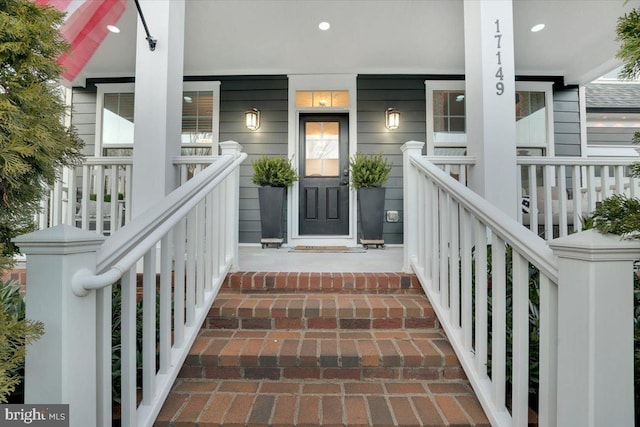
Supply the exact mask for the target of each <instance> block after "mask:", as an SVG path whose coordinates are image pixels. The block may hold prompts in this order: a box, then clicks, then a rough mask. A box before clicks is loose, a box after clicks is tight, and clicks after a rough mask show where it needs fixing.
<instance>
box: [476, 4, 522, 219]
mask: <svg viewBox="0 0 640 427" xmlns="http://www.w3.org/2000/svg"><path fill="white" fill-rule="evenodd" d="M464 49H465V102H466V117H467V147H468V149H467V152H468V154H469V155H470V156H474V157H475V158H476V165H475V166H474V167H473V168H471V170H470V173H469V186H470V187H471V189H472V190H474V191H475V192H476V193H478V194H480V195H481V196H483V197H484V198H485V199H487V200H488V201H489V202H491V203H492V204H494V205H495V206H497V207H498V208H500V209H501V210H503V211H504V212H505V213H507V214H508V215H509V216H511V217H512V218H514V219H515V218H516V209H517V203H516V171H517V169H516V118H515V67H514V56H513V7H512V2H511V0H465V1H464Z"/></svg>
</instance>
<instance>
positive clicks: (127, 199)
mask: <svg viewBox="0 0 640 427" xmlns="http://www.w3.org/2000/svg"><path fill="white" fill-rule="evenodd" d="M124 173H125V178H124V179H125V193H124V223H125V224H127V223H129V221H131V203H132V202H131V197H132V194H133V183H132V180H133V167H132V166H131V165H126V166H125V167H124Z"/></svg>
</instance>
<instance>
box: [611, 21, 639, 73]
mask: <svg viewBox="0 0 640 427" xmlns="http://www.w3.org/2000/svg"><path fill="white" fill-rule="evenodd" d="M616 40H617V41H619V42H620V48H619V49H618V54H617V55H616V56H617V57H618V58H619V59H621V60H622V61H623V62H624V66H623V67H622V70H621V71H620V77H622V78H623V79H637V78H638V77H640V10H638V9H633V10H632V11H631V12H629V13H625V14H624V15H623V16H621V17H620V18H618V25H617V26H616Z"/></svg>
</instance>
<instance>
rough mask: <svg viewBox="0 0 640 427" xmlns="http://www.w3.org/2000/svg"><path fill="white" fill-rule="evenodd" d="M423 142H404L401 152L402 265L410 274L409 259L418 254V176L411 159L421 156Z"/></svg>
mask: <svg viewBox="0 0 640 427" xmlns="http://www.w3.org/2000/svg"><path fill="white" fill-rule="evenodd" d="M422 147H424V142H418V141H409V142H406V143H405V144H404V145H403V146H402V147H400V150H402V185H403V187H404V195H403V202H402V209H403V211H404V212H403V217H402V221H403V222H404V224H403V225H404V227H403V229H404V265H403V269H404V271H405V272H407V273H410V272H411V257H414V256H416V255H417V254H418V234H417V233H418V174H417V173H416V172H415V170H414V169H413V167H412V166H411V162H410V159H411V157H419V156H421V155H422Z"/></svg>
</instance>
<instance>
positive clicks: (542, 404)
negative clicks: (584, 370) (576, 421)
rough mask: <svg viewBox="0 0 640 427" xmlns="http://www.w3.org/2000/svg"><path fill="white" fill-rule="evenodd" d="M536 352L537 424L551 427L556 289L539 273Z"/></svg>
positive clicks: (555, 363) (554, 395)
mask: <svg viewBox="0 0 640 427" xmlns="http://www.w3.org/2000/svg"><path fill="white" fill-rule="evenodd" d="M539 339H540V350H539V353H540V354H539V363H540V365H539V372H540V374H539V375H540V380H539V381H540V383H539V386H540V389H539V391H538V396H539V402H538V408H539V409H538V422H539V425H540V426H541V427H554V426H555V425H556V413H557V406H556V405H557V384H556V379H557V378H558V361H557V355H558V286H557V285H556V284H555V283H552V282H551V281H550V280H549V278H548V277H547V276H545V275H544V274H543V273H542V272H541V273H540V337H539Z"/></svg>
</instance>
